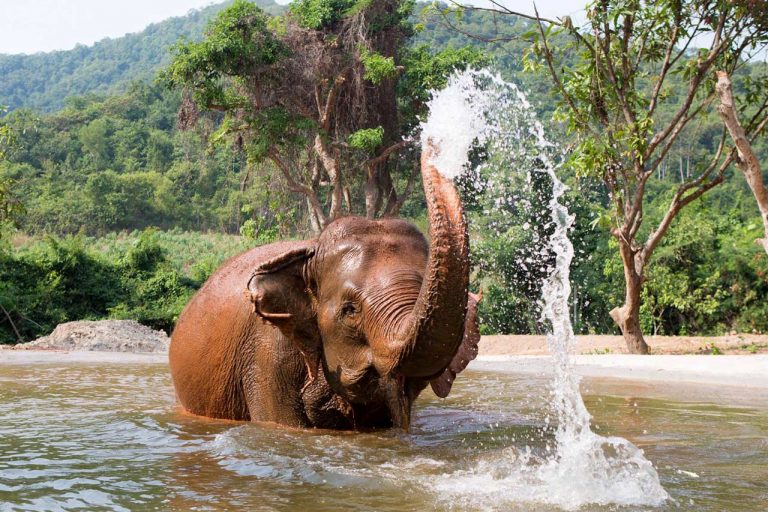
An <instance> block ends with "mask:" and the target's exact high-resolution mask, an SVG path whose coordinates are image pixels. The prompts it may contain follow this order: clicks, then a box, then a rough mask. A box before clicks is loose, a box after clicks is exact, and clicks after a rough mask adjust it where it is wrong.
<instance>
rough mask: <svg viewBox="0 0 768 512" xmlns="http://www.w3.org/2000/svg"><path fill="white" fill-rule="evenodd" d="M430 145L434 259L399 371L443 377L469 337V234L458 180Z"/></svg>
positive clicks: (403, 338) (425, 157) (400, 350)
mask: <svg viewBox="0 0 768 512" xmlns="http://www.w3.org/2000/svg"><path fill="white" fill-rule="evenodd" d="M437 151H439V148H435V147H434V146H433V145H432V142H431V141H430V142H428V143H427V145H426V148H425V149H424V151H422V155H421V174H422V181H423V185H424V193H425V195H426V200H427V210H428V214H429V235H430V245H429V261H428V263H427V269H426V273H425V275H424V281H423V282H422V285H421V290H420V292H419V297H418V299H417V301H416V305H415V306H414V309H413V312H412V314H411V316H410V318H409V319H408V321H407V322H405V326H404V329H403V330H402V331H401V332H400V335H399V336H398V338H399V342H397V343H396V344H397V345H398V346H397V348H396V351H397V356H396V361H397V362H396V366H395V368H394V371H396V372H397V373H399V374H401V375H404V376H406V377H416V378H427V377H433V376H435V375H438V374H440V373H441V372H442V371H443V370H444V369H445V368H446V367H447V366H448V364H449V363H450V362H451V359H452V358H453V356H454V355H455V354H456V351H457V350H458V348H459V345H460V344H461V341H462V338H463V336H464V317H465V314H466V309H467V292H468V287H469V235H468V233H467V224H466V220H465V218H464V209H463V208H462V205H461V200H460V199H459V194H458V191H457V190H456V187H455V185H454V184H453V181H452V180H451V179H450V178H446V177H444V176H443V175H441V174H440V173H439V172H438V170H437V169H436V168H435V166H434V164H433V163H432V160H433V157H434V156H435V154H436V153H437Z"/></svg>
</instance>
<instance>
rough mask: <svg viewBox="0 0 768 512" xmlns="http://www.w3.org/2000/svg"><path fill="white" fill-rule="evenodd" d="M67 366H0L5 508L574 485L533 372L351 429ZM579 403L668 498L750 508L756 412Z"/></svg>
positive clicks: (762, 476)
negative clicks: (189, 409) (628, 449)
mask: <svg viewBox="0 0 768 512" xmlns="http://www.w3.org/2000/svg"><path fill="white" fill-rule="evenodd" d="M69 366H74V368H72V367H69ZM69 366H67V365H65V366H62V367H61V368H59V369H58V370H57V371H55V372H54V371H52V370H51V369H47V368H40V367H34V366H31V367H25V368H21V367H16V368H12V367H7V366H6V367H3V366H0V382H2V384H0V386H2V387H0V415H1V416H0V417H2V418H3V421H2V422H0V502H3V503H5V505H4V507H5V508H13V507H15V508H16V509H22V510H75V509H78V508H79V509H81V510H82V509H112V510H121V509H125V510H137V509H160V510H189V509H193V508H196V509H200V510H221V509H240V508H243V509H245V508H248V509H262V510H286V511H289V510H297V511H302V512H303V511H306V510H313V511H315V510H319V511H332V510H334V511H335V510H343V509H350V508H355V509H360V510H377V511H379V510H381V511H405V510H413V509H424V510H559V509H563V508H571V507H570V506H569V502H568V501H567V496H569V493H578V492H579V491H580V490H581V488H580V487H579V485H581V484H579V482H578V481H566V480H563V479H558V478H557V475H558V474H557V472H556V471H554V469H553V470H551V472H550V473H546V471H545V469H544V468H545V467H546V466H545V464H544V460H545V458H546V456H547V453H548V452H547V447H548V446H551V445H552V442H553V440H554V435H555V434H554V430H553V427H552V426H549V425H548V424H547V422H546V421H545V419H546V413H545V411H546V408H545V407H544V404H545V403H546V401H547V399H548V398H549V397H548V392H547V387H546V379H544V378H539V377H535V376H530V375H526V376H523V375H513V374H494V373H490V372H472V371H468V372H466V373H464V374H462V379H460V380H458V381H457V383H456V386H455V390H454V392H453V393H452V394H451V397H449V398H448V399H447V400H438V399H436V398H434V397H430V395H429V394H428V393H425V396H424V397H423V398H422V399H420V400H419V402H418V403H417V406H416V411H415V416H414V421H413V430H412V433H411V434H410V435H404V434H401V433H398V432H389V431H387V432H370V433H362V434H350V433H329V432H311V431H293V430H285V429H279V428H269V427H261V426H257V425H252V424H232V423H231V422H218V421H214V420H206V419H202V418H195V417H190V416H185V415H180V414H178V413H176V412H175V410H174V406H173V399H172V397H173V389H172V387H171V384H170V379H169V377H168V374H167V368H165V367H164V366H161V365H157V366H148V367H136V366H119V367H106V368H99V367H95V366H87V365H82V366H81V367H77V365H69ZM89 372H92V373H89ZM598 389H599V388H597V387H594V386H593V393H597V392H598V391H597V390H598ZM10 391H12V392H10ZM588 404H589V408H590V412H591V413H592V414H593V416H594V417H595V421H596V422H597V423H599V424H600V427H601V432H606V433H607V435H613V434H619V435H623V436H626V437H629V438H630V439H631V440H632V441H633V442H634V443H635V444H636V445H638V446H642V447H643V449H644V450H645V452H646V454H647V456H648V458H649V459H650V460H653V461H654V462H656V463H657V464H658V467H659V468H660V469H659V475H660V477H661V479H662V482H663V484H664V486H665V488H667V490H668V491H669V492H670V494H671V495H672V497H673V499H674V500H675V503H677V505H676V506H677V507H679V509H681V510H696V511H698V510H718V511H719V510H728V509H729V507H731V508H732V509H743V510H749V509H752V510H759V509H760V506H761V502H760V501H759V500H760V499H761V498H760V496H764V495H765V491H764V482H765V481H766V478H768V462H767V461H766V459H767V458H766V446H765V444H764V441H765V433H766V431H768V418H767V415H766V414H765V411H753V410H749V409H737V408H724V407H718V406H708V405H702V404H682V403H674V402H668V401H662V400H650V399H639V398H633V399H632V400H626V399H623V398H620V397H607V396H599V395H593V396H591V397H590V396H588ZM10 412H12V414H9V413H10ZM723 426H728V428H727V429H725V430H724V429H723ZM690 473H694V474H696V475H698V476H697V477H693V476H691V475H690ZM588 476H589V475H585V476H584V479H583V480H581V482H586V481H588V480H587V479H588ZM588 485H590V484H583V486H588ZM583 486H582V487H583ZM591 491H592V492H591V494H592V495H594V489H591ZM611 492H614V491H611ZM616 492H618V491H616ZM621 492H628V491H621ZM761 493H762V494H761ZM618 494H621V493H620V492H619V493H618ZM762 499H763V502H764V501H765V498H762ZM691 500H693V504H691ZM733 504H738V506H736V505H733ZM610 507H611V506H607V507H603V508H607V509H610ZM598 508H601V507H598ZM648 508H649V507H648V506H640V507H631V506H630V507H626V510H647V509H648ZM0 509H3V507H2V506H0ZM593 509H594V507H592V506H589V507H587V508H583V510H593ZM622 510H624V508H622Z"/></svg>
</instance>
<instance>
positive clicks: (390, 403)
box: [247, 151, 479, 429]
mask: <svg viewBox="0 0 768 512" xmlns="http://www.w3.org/2000/svg"><path fill="white" fill-rule="evenodd" d="M431 156H432V155H431V152H430V151H425V152H424V154H423V156H422V178H423V184H424V191H425V193H426V197H427V206H428V212H429V234H430V242H429V243H427V241H426V240H425V238H424V236H423V235H422V234H421V233H420V232H419V231H418V230H417V229H416V228H415V227H414V226H412V225H411V224H409V223H407V222H405V221H402V220H397V219H379V220H369V219H363V218H357V217H347V218H341V219H338V220H336V221H334V222H332V223H331V224H329V225H328V226H327V227H326V229H325V230H324V231H323V232H322V233H321V235H320V236H319V237H318V238H317V239H316V240H310V241H306V242H305V243H304V244H303V245H300V246H299V247H298V248H294V249H292V250H291V251H289V252H287V253H284V254H281V255H279V256H278V257H276V258H274V259H272V260H270V261H268V262H266V263H264V264H262V265H260V266H259V268H257V269H255V271H254V273H253V276H252V277H251V279H250V281H249V282H248V284H247V287H248V295H249V296H250V299H251V301H252V302H253V309H254V312H255V313H256V314H258V315H260V316H261V317H263V318H264V319H266V320H267V321H269V322H271V323H273V324H274V325H276V326H277V327H278V328H279V329H280V330H281V332H282V333H283V334H284V335H285V336H286V337H287V338H289V339H292V340H294V342H295V343H297V346H298V348H299V350H300V351H301V353H302V354H303V356H304V359H305V362H306V364H307V368H308V370H309V374H310V376H316V375H317V372H318V371H323V372H324V374H325V375H324V376H325V378H326V380H327V381H328V383H329V385H330V386H331V388H332V389H333V390H334V391H335V392H336V393H337V394H339V395H340V396H341V397H343V398H344V399H345V400H347V401H349V402H350V403H351V404H366V403H371V402H382V403H385V404H386V405H387V407H388V409H389V412H390V416H391V420H392V423H393V424H394V425H395V426H400V427H403V428H406V429H407V428H408V425H409V422H410V410H411V403H412V401H413V399H414V398H415V397H416V395H418V393H419V392H420V391H421V390H422V389H423V388H424V387H425V386H426V385H427V383H431V384H432V388H433V390H434V391H435V393H436V394H438V395H439V396H442V397H444V396H447V394H448V392H449V391H450V387H451V383H452V382H453V378H454V377H455V375H456V373H457V372H459V371H461V370H463V369H464V367H465V366H466V365H467V364H468V363H469V361H470V360H471V359H473V358H474V356H475V355H476V354H477V343H478V340H479V332H478V329H477V322H476V305H477V302H476V299H477V298H476V297H475V296H472V295H471V294H469V293H468V284H469V258H468V256H469V254H468V235H467V226H466V222H465V219H464V212H463V209H462V206H461V202H460V200H459V196H458V193H457V191H456V188H455V186H454V184H453V183H452V182H451V180H449V179H447V178H445V177H443V176H442V175H440V174H439V172H438V171H437V169H435V167H434V166H433V165H432V164H431V163H430V161H431ZM294 247H295V246H294Z"/></svg>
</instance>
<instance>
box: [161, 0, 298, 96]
mask: <svg viewBox="0 0 768 512" xmlns="http://www.w3.org/2000/svg"><path fill="white" fill-rule="evenodd" d="M267 21H268V18H267V15H266V14H265V13H264V12H263V11H262V10H261V9H259V8H258V7H257V6H256V5H255V4H253V3H251V2H248V1H246V0H235V2H234V3H233V4H232V5H231V6H229V7H227V8H226V9H224V10H223V11H221V12H220V13H219V15H218V16H217V17H216V18H215V19H214V20H213V21H212V22H211V23H210V24H209V25H208V28H207V29H206V37H205V39H204V40H203V41H200V42H181V43H179V44H177V45H176V46H174V48H173V60H172V61H171V64H170V65H169V66H168V67H167V68H166V69H165V70H163V71H162V73H161V74H160V79H161V80H162V81H163V82H165V84H166V85H168V86H170V87H179V86H185V87H188V88H189V89H190V90H191V91H192V92H193V93H194V98H195V100H196V101H197V102H198V103H199V104H201V105H204V106H206V107H211V106H215V107H216V108H218V109H230V108H238V107H247V106H249V103H248V101H247V99H246V98H245V97H243V96H242V95H241V94H240V93H239V91H238V89H237V87H233V86H232V85H233V84H232V83H230V82H229V81H226V80H225V78H227V77H229V78H242V79H250V78H252V76H251V73H254V72H256V70H258V69H259V68H262V67H264V66H270V65H272V64H274V63H275V62H277V61H278V60H280V59H281V58H282V57H284V56H285V55H286V54H287V52H288V49H287V48H286V46H285V45H284V44H282V43H281V42H280V41H279V40H278V39H277V38H276V37H275V36H274V34H273V33H272V32H271V31H270V30H269V28H268V27H267Z"/></svg>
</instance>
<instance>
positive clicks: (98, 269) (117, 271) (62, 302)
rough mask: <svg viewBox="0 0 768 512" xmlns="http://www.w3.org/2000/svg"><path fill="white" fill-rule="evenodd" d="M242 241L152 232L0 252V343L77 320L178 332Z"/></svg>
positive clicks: (45, 243)
mask: <svg viewBox="0 0 768 512" xmlns="http://www.w3.org/2000/svg"><path fill="white" fill-rule="evenodd" d="M244 248H245V246H244V245H243V242H242V240H241V239H240V238H237V237H232V236H229V237H228V236H225V235H205V234H200V233H182V232H162V231H158V230H156V229H147V230H144V231H142V232H134V233H131V234H129V235H118V234H115V233H113V234H111V235H109V236H108V237H105V238H99V239H93V238H86V237H84V236H70V237H67V238H62V239H57V238H52V237H48V238H46V239H44V240H34V241H32V242H30V243H28V244H26V245H22V246H21V247H20V248H18V249H15V250H12V249H10V248H9V247H5V248H2V247H0V306H2V307H1V308H0V344H2V343H6V344H7V343H15V342H17V341H29V340H32V339H35V338H37V337H39V336H42V335H45V334H48V333H49V332H51V331H52V330H53V329H54V328H55V327H56V325H58V324H60V323H62V322H68V321H73V320H98V319H104V318H119V319H133V320H137V321H139V322H141V323H143V324H145V325H149V326H151V327H153V328H156V329H163V330H165V331H166V332H169V333H170V331H171V330H172V329H173V325H174V323H175V322H176V319H177V318H178V316H179V314H180V313H181V310H182V309H183V308H184V305H185V304H186V303H187V301H189V299H190V298H191V297H192V294H194V292H195V290H197V289H198V288H199V287H200V286H201V285H202V284H203V283H204V282H205V280H206V279H207V278H208V276H209V275H210V274H211V273H213V271H214V270H215V269H216V268H217V267H218V266H219V265H220V264H221V262H222V261H224V260H225V259H226V258H228V257H229V256H232V255H234V254H236V253H239V252H241V251H242V250H243V249H244Z"/></svg>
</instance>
